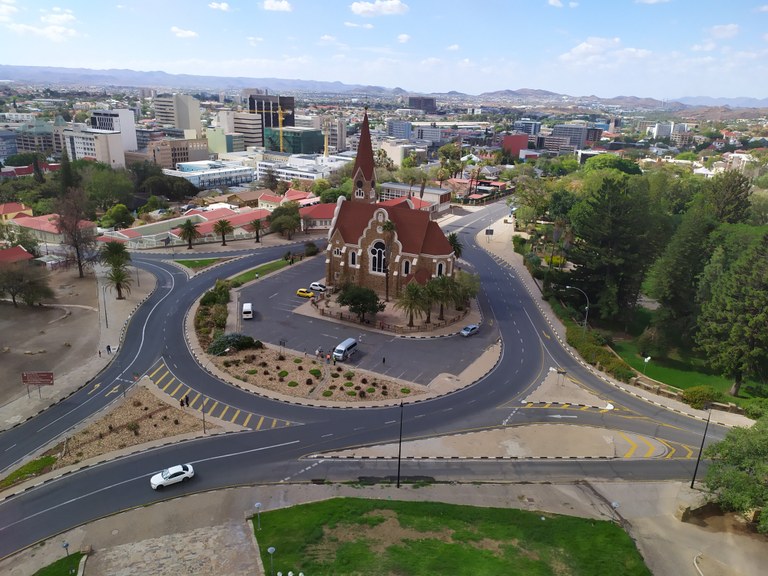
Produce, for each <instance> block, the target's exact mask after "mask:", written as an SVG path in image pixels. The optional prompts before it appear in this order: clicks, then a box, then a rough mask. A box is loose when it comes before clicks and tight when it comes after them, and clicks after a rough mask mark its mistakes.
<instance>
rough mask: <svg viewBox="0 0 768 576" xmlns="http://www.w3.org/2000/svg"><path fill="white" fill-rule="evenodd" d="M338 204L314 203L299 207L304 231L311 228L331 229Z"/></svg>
mask: <svg viewBox="0 0 768 576" xmlns="http://www.w3.org/2000/svg"><path fill="white" fill-rule="evenodd" d="M335 211H336V204H312V205H310V206H303V207H301V208H299V217H300V218H301V229H302V230H303V231H304V232H309V231H310V230H329V229H330V228H331V222H332V221H333V214H334V212H335Z"/></svg>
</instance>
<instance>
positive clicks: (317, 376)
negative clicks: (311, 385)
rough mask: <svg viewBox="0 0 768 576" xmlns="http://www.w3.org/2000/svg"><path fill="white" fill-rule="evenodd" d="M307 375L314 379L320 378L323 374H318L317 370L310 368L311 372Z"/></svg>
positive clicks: (318, 370)
mask: <svg viewBox="0 0 768 576" xmlns="http://www.w3.org/2000/svg"><path fill="white" fill-rule="evenodd" d="M309 373H310V374H312V376H314V377H315V378H320V376H322V374H323V373H322V372H320V369H318V368H312V370H310V371H309Z"/></svg>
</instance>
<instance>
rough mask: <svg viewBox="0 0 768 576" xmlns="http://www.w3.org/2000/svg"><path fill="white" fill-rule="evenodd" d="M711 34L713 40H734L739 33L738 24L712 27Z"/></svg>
mask: <svg viewBox="0 0 768 576" xmlns="http://www.w3.org/2000/svg"><path fill="white" fill-rule="evenodd" d="M709 33H710V35H711V36H712V37H713V38H720V39H724V38H733V37H734V36H736V34H738V33H739V25H738V24H720V25H718V26H712V28H710V29H709Z"/></svg>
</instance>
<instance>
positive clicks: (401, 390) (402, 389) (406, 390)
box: [400, 388, 411, 394]
mask: <svg viewBox="0 0 768 576" xmlns="http://www.w3.org/2000/svg"><path fill="white" fill-rule="evenodd" d="M400 393H401V394H410V393H411V389H410V388H400Z"/></svg>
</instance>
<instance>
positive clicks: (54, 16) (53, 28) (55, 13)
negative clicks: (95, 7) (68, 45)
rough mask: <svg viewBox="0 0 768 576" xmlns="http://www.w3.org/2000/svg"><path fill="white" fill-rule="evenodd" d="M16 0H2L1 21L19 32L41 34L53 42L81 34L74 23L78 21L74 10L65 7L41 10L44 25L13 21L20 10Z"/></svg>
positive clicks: (41, 20)
mask: <svg viewBox="0 0 768 576" xmlns="http://www.w3.org/2000/svg"><path fill="white" fill-rule="evenodd" d="M15 4H16V0H0V22H3V23H5V26H6V27H7V28H8V29H9V30H11V31H13V32H16V33H17V34H20V35H22V36H28V35H32V36H39V37H41V38H45V39H47V40H50V41H51V42H64V41H65V40H68V39H70V38H75V37H77V36H79V33H78V32H77V30H75V28H73V27H72V24H74V23H76V22H77V18H75V15H74V13H73V12H72V10H67V9H63V8H51V9H50V10H40V22H41V24H42V25H40V26H33V25H30V24H21V23H18V22H13V21H12V19H13V15H14V14H15V13H16V12H18V9H17V8H16V6H15Z"/></svg>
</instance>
